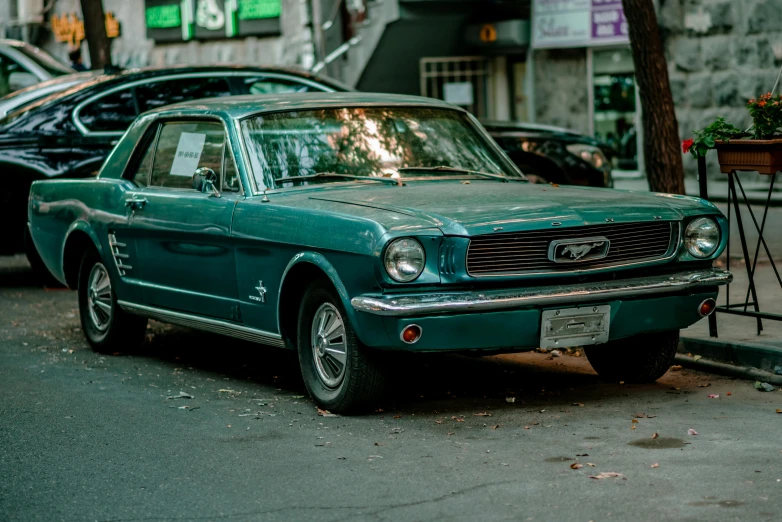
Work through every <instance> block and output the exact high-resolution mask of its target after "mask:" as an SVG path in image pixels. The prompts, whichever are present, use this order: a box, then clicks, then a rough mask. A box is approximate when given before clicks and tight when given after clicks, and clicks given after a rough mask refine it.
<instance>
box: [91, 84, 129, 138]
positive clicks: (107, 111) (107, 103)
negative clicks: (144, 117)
mask: <svg viewBox="0 0 782 522" xmlns="http://www.w3.org/2000/svg"><path fill="white" fill-rule="evenodd" d="M136 116H137V112H136V103H135V100H134V99H133V91H132V90H131V89H122V90H121V91H117V92H113V93H111V94H107V95H106V96H102V97H100V98H98V99H97V100H95V101H93V102H92V103H89V104H87V105H85V106H84V107H83V108H82V109H81V111H80V112H79V120H80V121H81V122H82V124H84V126H85V127H87V129H89V130H90V131H92V132H125V129H127V128H128V127H129V126H130V124H131V123H133V120H135V119H136Z"/></svg>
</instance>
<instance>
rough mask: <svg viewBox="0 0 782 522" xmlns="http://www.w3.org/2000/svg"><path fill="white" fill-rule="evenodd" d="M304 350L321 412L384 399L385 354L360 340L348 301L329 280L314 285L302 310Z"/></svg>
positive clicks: (306, 375)
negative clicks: (346, 307) (345, 300)
mask: <svg viewBox="0 0 782 522" xmlns="http://www.w3.org/2000/svg"><path fill="white" fill-rule="evenodd" d="M297 338H298V341H297V343H298V352H299V365H300V367H301V373H302V377H303V379H304V384H305V385H306V386H307V390H308V391H309V393H310V395H311V396H312V398H313V399H314V400H315V402H316V403H317V405H318V406H319V407H321V408H324V409H327V410H329V411H331V412H334V413H350V412H356V411H360V410H364V409H366V408H369V407H371V406H372V405H373V404H374V403H375V401H376V400H377V399H378V398H379V397H380V396H381V395H382V393H383V390H384V388H385V384H386V374H385V372H384V370H383V368H382V366H381V364H380V360H381V358H382V354H381V353H379V352H376V351H373V350H371V349H370V348H367V347H366V346H364V345H362V344H361V342H360V341H359V340H358V339H357V338H356V335H355V332H354V330H353V327H352V326H351V325H350V322H349V320H348V317H347V314H346V313H345V309H344V308H343V306H342V302H341V301H340V300H339V298H338V296H337V295H336V292H335V291H334V289H333V288H332V287H331V285H330V284H329V283H327V282H325V281H319V282H316V283H314V284H312V285H311V286H310V287H309V288H308V289H307V291H306V292H305V293H304V298H303V299H302V303H301V307H300V309H299V326H298V336H297Z"/></svg>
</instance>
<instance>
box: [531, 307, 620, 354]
mask: <svg viewBox="0 0 782 522" xmlns="http://www.w3.org/2000/svg"><path fill="white" fill-rule="evenodd" d="M610 321H611V306H610V305H603V306H584V307H581V308H562V309H560V310H544V311H543V313H542V315H541V325H540V347H541V348H569V347H571V346H585V345H590V344H602V343H607V342H608V327H609V323H610Z"/></svg>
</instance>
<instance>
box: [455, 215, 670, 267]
mask: <svg viewBox="0 0 782 522" xmlns="http://www.w3.org/2000/svg"><path fill="white" fill-rule="evenodd" d="M637 223H638V224H646V223H647V222H645V221H639V222H637ZM669 223H670V224H671V241H670V243H669V246H668V251H667V252H666V255H665V257H660V258H657V259H642V260H640V261H633V262H630V263H621V262H620V263H619V264H605V265H603V266H599V267H595V268H573V270H544V271H537V272H531V271H530V272H524V271H521V272H508V273H490V274H471V273H469V272H468V273H467V275H469V276H470V277H474V278H475V279H490V278H493V277H521V276H534V275H558V274H592V273H600V272H607V271H609V270H616V269H617V268H628V267H631V266H640V265H648V266H656V265H660V264H663V263H666V262H668V261H670V260H671V259H673V258H674V257H676V254H678V253H679V250H680V248H681V244H682V242H683V238H682V224H681V222H680V221H669ZM618 224H621V223H618ZM674 225H676V230H673V226H674ZM577 228H578V227H573V230H574V231H576V230H577ZM562 230H565V229H562ZM469 252H470V247H469V245H468V246H467V252H466V253H465V254H464V266H465V268H466V267H467V256H468V254H469Z"/></svg>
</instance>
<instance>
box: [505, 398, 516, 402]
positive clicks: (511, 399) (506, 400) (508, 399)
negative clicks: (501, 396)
mask: <svg viewBox="0 0 782 522" xmlns="http://www.w3.org/2000/svg"><path fill="white" fill-rule="evenodd" d="M505 402H507V403H514V402H516V397H505Z"/></svg>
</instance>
